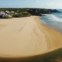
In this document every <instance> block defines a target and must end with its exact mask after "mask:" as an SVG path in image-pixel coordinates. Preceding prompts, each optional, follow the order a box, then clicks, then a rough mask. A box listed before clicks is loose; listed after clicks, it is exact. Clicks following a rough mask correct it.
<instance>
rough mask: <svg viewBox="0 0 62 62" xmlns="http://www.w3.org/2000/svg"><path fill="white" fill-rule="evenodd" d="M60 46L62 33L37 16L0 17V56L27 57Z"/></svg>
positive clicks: (61, 46)
mask: <svg viewBox="0 0 62 62" xmlns="http://www.w3.org/2000/svg"><path fill="white" fill-rule="evenodd" d="M58 48H62V34H61V33H59V32H57V31H55V30H53V29H51V28H49V27H47V26H45V25H43V24H42V22H40V18H39V17H38V16H30V17H24V18H13V19H0V57H29V56H35V55H39V54H44V53H47V52H50V51H53V50H56V49H58Z"/></svg>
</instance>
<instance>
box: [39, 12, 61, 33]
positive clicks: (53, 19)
mask: <svg viewBox="0 0 62 62" xmlns="http://www.w3.org/2000/svg"><path fill="white" fill-rule="evenodd" d="M40 18H41V20H42V23H43V24H45V25H47V26H49V27H50V28H53V29H55V30H58V31H60V32H62V13H52V14H43V15H42V16H41V17H40Z"/></svg>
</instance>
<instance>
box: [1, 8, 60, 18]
mask: <svg viewBox="0 0 62 62" xmlns="http://www.w3.org/2000/svg"><path fill="white" fill-rule="evenodd" d="M53 12H59V11H57V10H55V9H54V10H51V9H39V8H0V18H12V17H27V16H30V15H35V16H41V15H42V14H50V13H53Z"/></svg>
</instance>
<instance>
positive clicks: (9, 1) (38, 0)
mask: <svg viewBox="0 0 62 62" xmlns="http://www.w3.org/2000/svg"><path fill="white" fill-rule="evenodd" d="M0 8H48V9H62V0H0Z"/></svg>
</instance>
